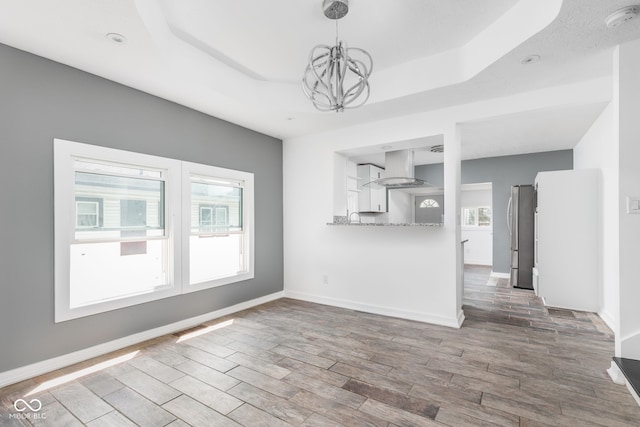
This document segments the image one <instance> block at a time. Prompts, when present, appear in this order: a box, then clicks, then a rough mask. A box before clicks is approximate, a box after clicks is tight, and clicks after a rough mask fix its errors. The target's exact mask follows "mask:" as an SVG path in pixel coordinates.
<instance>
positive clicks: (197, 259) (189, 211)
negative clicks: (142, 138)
mask: <svg viewBox="0 0 640 427" xmlns="http://www.w3.org/2000/svg"><path fill="white" fill-rule="evenodd" d="M247 175H248V174H246V173H244V172H237V171H226V172H224V171H223V170H217V168H213V167H204V166H203V165H197V164H192V163H190V164H188V165H186V166H185V167H184V168H183V181H184V183H185V184H183V185H187V184H188V194H189V196H190V197H189V203H188V206H186V205H185V206H184V209H186V211H185V214H184V216H185V218H188V221H186V222H185V224H184V226H185V228H186V229H187V230H188V234H187V233H185V236H183V239H184V242H183V248H185V253H184V255H185V256H187V255H188V260H187V259H185V261H184V266H185V270H184V273H183V274H184V283H186V284H188V287H187V291H193V290H199V289H202V288H205V287H211V286H217V285H222V284H226V283H230V282H231V281H237V280H241V279H242V278H243V277H247V278H248V277H249V276H250V275H251V273H250V272H251V271H253V267H252V265H251V264H250V263H251V262H252V260H253V257H249V256H248V254H249V252H250V250H251V247H252V245H251V240H252V239H251V237H250V231H251V229H252V227H251V226H250V221H251V212H252V210H253V209H251V208H250V206H249V205H248V203H250V201H251V200H252V199H253V196H252V194H253V189H252V185H249V184H250V183H249V182H248V181H247V178H248V177H247ZM187 267H188V268H187Z"/></svg>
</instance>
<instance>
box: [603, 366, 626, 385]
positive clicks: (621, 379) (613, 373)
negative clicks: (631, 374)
mask: <svg viewBox="0 0 640 427" xmlns="http://www.w3.org/2000/svg"><path fill="white" fill-rule="evenodd" d="M607 374H609V377H610V378H611V380H612V381H613V382H614V383H616V384H619V385H622V384H626V383H627V379H626V378H625V376H624V374H623V373H622V371H621V370H620V368H619V367H618V364H617V363H616V362H614V361H613V360H612V361H611V366H610V367H609V369H607Z"/></svg>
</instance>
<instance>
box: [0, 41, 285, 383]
mask: <svg viewBox="0 0 640 427" xmlns="http://www.w3.org/2000/svg"><path fill="white" fill-rule="evenodd" d="M54 138H60V139H68V140H71V141H77V142H83V143H87V144H94V145H101V146H105V147H112V148H118V149H123V150H129V151H135V152H140V153H146V154H153V155H158V156H164V157H171V158H175V159H179V160H187V161H192V162H197V163H205V164H209V165H214V166H221V167H225V168H231V169H237V170H242V171H248V172H253V173H254V174H255V279H253V280H248V281H244V282H240V283H236V284H231V285H227V286H222V287H218V288H214V289H209V290H204V291H200V292H193V293H191V294H187V295H181V296H177V297H173V298H166V299H162V300H159V301H154V302H149V303H145V304H140V305H136V306H133V307H128V308H124V309H120V310H115V311H110V312H107V313H102V314H97V315H93V316H89V317H85V318H81V319H76V320H71V321H67V322H62V323H58V324H55V323H54V321H53V319H54V313H53V311H54V301H53V277H54V275H53V273H54V272H53V267H54V253H53V238H54V236H53V191H54V188H53V139H54ZM0 182H1V184H0V185H1V189H0V191H1V197H0V200H1V202H0V203H1V205H0V206H1V209H0V251H1V252H0V372H3V371H7V370H10V369H13V368H18V367H20V366H24V365H28V364H31V363H34V362H38V361H42V360H46V359H49V358H52V357H56V356H60V355H63V354H66V353H70V352H73V351H76V350H81V349H84V348H87V347H90V346H93V345H97V344H100V343H104V342H108V341H110V340H114V339H118V338H122V337H125V336H128V335H131V334H135V333H138V332H142V331H145V330H149V329H152V328H156V327H160V326H163V325H167V324H170V323H173V322H177V321H180V320H183V319H188V318H190V317H194V316H198V315H201V314H204V313H208V312H211V311H214V310H217V309H221V308H224V307H228V306H231V305H233V304H237V303H240V302H243V301H247V300H250V299H253V298H258V297H261V296H264V295H268V294H272V293H274V292H278V291H281V290H282V289H283V238H282V236H283V231H282V227H283V226H282V220H283V212H282V141H280V140H278V139H275V138H272V137H268V136H265V135H262V134H259V133H257V132H254V131H251V130H248V129H245V128H242V127H239V126H236V125H234V124H231V123H228V122H225V121H222V120H219V119H216V118H213V117H211V116H207V115H205V114H202V113H199V112H196V111H194V110H191V109H189V108H186V107H183V106H180V105H177V104H175V103H172V102H169V101H166V100H163V99H160V98H157V97H154V96H151V95H149V94H146V93H143V92H140V91H137V90H134V89H131V88H129V87H125V86H123V85H120V84H117V83H114V82H112V81H109V80H105V79H102V78H99V77H96V76H94V75H91V74H88V73H85V72H82V71H79V70H77V69H74V68H71V67H68V66H65V65H61V64H58V63H56V62H52V61H49V60H47V59H44V58H41V57H38V56H35V55H32V54H29V53H25V52H23V51H20V50H16V49H13V48H10V47H7V46H5V45H1V44H0Z"/></svg>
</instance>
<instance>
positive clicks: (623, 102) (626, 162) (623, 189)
mask: <svg viewBox="0 0 640 427" xmlns="http://www.w3.org/2000/svg"><path fill="white" fill-rule="evenodd" d="M638 76H640V40H636V41H633V42H629V43H625V44H623V45H620V46H618V48H617V49H616V51H615V52H614V70H613V80H614V96H613V105H614V114H613V115H614V129H617V131H618V144H619V145H618V146H619V150H620V151H619V162H620V163H619V164H620V175H619V176H620V178H619V179H620V182H619V199H618V208H619V212H620V214H619V219H620V233H619V236H620V254H619V255H620V334H619V336H617V337H616V342H617V344H619V350H620V356H622V357H627V358H631V359H640V309H639V308H638V304H639V303H640V286H639V285H638V284H639V283H640V282H638V273H639V271H640V270H639V268H638V260H640V244H639V242H638V238H639V237H640V215H631V214H628V213H627V212H626V199H627V197H630V196H631V197H640V167H638V159H640V143H639V141H640V120H639V117H638V112H639V111H640V79H638ZM618 341H619V343H618Z"/></svg>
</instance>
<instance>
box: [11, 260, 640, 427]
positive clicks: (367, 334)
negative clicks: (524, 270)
mask: <svg viewBox="0 0 640 427" xmlns="http://www.w3.org/2000/svg"><path fill="white" fill-rule="evenodd" d="M487 283H489V285H487ZM464 303H465V306H464V310H465V315H466V320H465V322H464V325H463V327H462V328H461V329H459V330H458V329H452V328H446V327H440V326H434V325H428V324H424V323H419V322H412V321H407V320H402V319H395V318H388V317H383V316H378V315H372V314H367V313H362V312H357V311H352V310H345V309H339V308H334V307H329V306H323V305H318V304H312V303H307V302H302V301H296V300H291V299H282V300H278V301H274V302H272V303H269V304H265V305H262V306H259V307H256V308H253V309H251V310H246V311H243V312H241V313H237V314H235V315H233V316H229V317H226V318H222V319H217V320H215V321H212V322H210V323H208V324H206V325H203V326H201V327H199V328H193V329H191V330H189V331H185V332H183V333H177V334H173V335H167V336H164V337H161V338H158V339H155V340H152V341H149V342H146V343H143V344H141V345H138V346H135V347H131V348H126V349H123V350H121V351H118V352H115V353H112V354H109V355H106V356H103V357H100V358H97V359H94V360H91V361H87V362H83V363H81V364H78V365H75V366H71V367H68V368H65V369H61V370H59V371H56V372H53V373H49V374H46V375H43V376H41V377H37V378H34V379H31V380H28V381H24V382H22V383H19V384H15V385H12V386H9V387H5V388H4V389H0V426H3V427H4V426H14V425H15V426H30V425H37V426H40V425H42V426H62V425H64V426H75V425H78V426H82V425H87V426H92V427H95V426H110V427H111V426H135V425H138V426H165V425H170V426H173V427H177V426H185V425H192V426H200V425H202V426H240V425H241V426H250V427H254V426H283V427H284V426H305V427H311V426H378V427H400V426H452V427H458V426H521V427H524V426H569V427H576V426H640V407H639V406H638V405H637V404H636V403H635V401H634V400H633V398H632V397H631V396H630V394H629V393H628V392H627V390H626V388H625V387H624V386H619V385H615V384H614V383H613V382H612V381H611V380H610V379H609V378H608V376H607V374H606V372H605V371H606V369H607V368H608V367H609V365H610V361H611V356H612V355H613V336H612V334H611V332H610V331H609V330H608V329H607V327H606V326H605V325H604V324H603V323H602V321H601V320H600V319H599V318H598V317H597V316H595V315H593V314H590V313H582V312H576V311H569V310H554V309H550V308H546V307H544V306H543V305H542V304H541V302H540V301H539V300H538V299H537V298H535V296H534V295H533V293H532V292H530V291H525V290H519V289H512V288H508V287H507V284H506V281H505V280H493V279H492V280H489V270H488V269H487V268H484V267H475V266H469V267H467V268H466V269H465V298H464ZM116 358H119V359H116ZM114 359H115V360H117V361H119V362H120V363H117V364H113V365H112V366H110V364H109V363H108V362H109V361H112V360H114ZM99 364H100V365H99ZM96 366H97V367H100V368H101V369H95V367H96ZM65 376H68V378H69V379H70V381H67V382H64V383H60V384H57V385H54V383H53V382H52V381H61V379H65V378H67V377H65ZM34 390H35V393H33V394H29V393H30V392H33V391H34ZM18 399H24V401H26V402H31V401H32V400H33V399H38V400H39V401H40V403H41V404H42V408H41V409H40V410H39V411H37V412H33V411H31V410H29V409H26V410H24V411H23V412H19V411H17V410H16V409H15V407H14V403H16V401H17V400H18ZM33 404H34V405H35V403H33ZM18 407H19V408H24V405H22V406H21V405H20V404H18Z"/></svg>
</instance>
